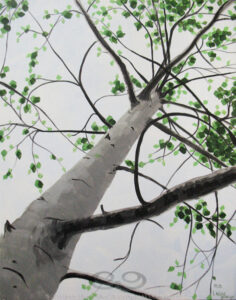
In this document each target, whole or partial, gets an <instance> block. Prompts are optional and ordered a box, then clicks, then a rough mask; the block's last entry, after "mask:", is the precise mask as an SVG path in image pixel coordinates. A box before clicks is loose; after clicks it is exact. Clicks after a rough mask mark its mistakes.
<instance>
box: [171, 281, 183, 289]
mask: <svg viewBox="0 0 236 300" xmlns="http://www.w3.org/2000/svg"><path fill="white" fill-rule="evenodd" d="M170 288H171V289H172V290H177V291H181V290H182V286H181V284H177V283H175V282H172V283H171V285H170Z"/></svg>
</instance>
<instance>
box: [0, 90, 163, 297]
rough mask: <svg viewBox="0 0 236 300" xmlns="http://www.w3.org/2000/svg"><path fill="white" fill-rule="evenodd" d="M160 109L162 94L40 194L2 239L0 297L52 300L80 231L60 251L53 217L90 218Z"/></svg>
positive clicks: (119, 124) (126, 116)
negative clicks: (52, 229)
mask: <svg viewBox="0 0 236 300" xmlns="http://www.w3.org/2000/svg"><path fill="white" fill-rule="evenodd" d="M160 107H161V101H160V99H159V96H158V94H156V97H154V96H153V94H152V97H151V101H141V102H140V103H139V104H138V105H136V106H135V107H134V108H132V109H131V110H129V111H128V112H126V113H125V114H124V115H123V117H121V119H120V120H119V121H118V122H117V123H116V124H115V126H114V127H113V128H112V129H110V130H109V132H108V134H107V135H106V136H105V137H104V138H102V139H101V140H100V141H99V142H98V144H97V145H96V146H95V147H94V148H93V149H92V150H91V151H90V152H89V153H88V154H87V155H86V156H85V157H83V159H81V160H80V161H79V162H78V163H77V164H76V165H75V166H74V167H73V168H72V169H71V170H70V171H68V172H67V173H66V174H65V175H63V176H62V177H61V178H60V179H59V180H58V181H57V182H56V183H55V184H54V185H53V186H52V187H51V188H50V189H48V190H47V191H46V192H45V193H44V194H43V195H42V197H40V198H39V199H37V200H35V201H33V202H32V203H31V204H30V205H29V207H28V208H27V209H26V211H25V212H24V213H23V215H22V216H21V217H20V218H18V219H17V220H16V221H15V222H14V223H13V226H14V227H15V228H16V229H15V230H12V231H11V232H6V234H5V236H4V237H2V238H1V239H0V257H1V264H0V267H1V268H0V299H7V300H11V299H14V300H15V299H20V300H22V299H27V300H31V299H35V300H37V299H38V300H44V299H52V297H53V295H54V294H55V293H56V291H57V288H58V285H59V280H60V278H61V277H62V276H63V275H65V273H66V272H67V270H68V268H69V264H70V260H71V257H72V255H73V251H74V248H75V246H76V244H77V242H78V240H79V238H80V235H76V236H74V237H73V238H72V239H70V241H69V242H68V244H67V245H66V247H65V248H63V249H58V247H57V246H56V245H55V244H54V243H53V242H52V240H51V236H50V232H49V230H48V228H49V226H48V225H49V224H50V222H52V219H51V218H56V219H63V220H70V219H75V218H86V217H88V216H91V215H92V214H93V213H94V211H95V210H96V208H97V207H98V205H99V202H100V201H101V199H102V197H103V195H104V193H105V192H106V190H107V188H108V187H109V185H110V183H111V182H112V180H113V178H114V176H115V172H114V168H115V166H117V165H120V164H121V163H122V162H123V161H124V159H125V157H126V155H127V154H128V152H129V150H130V149H131V147H132V145H133V144H134V142H135V141H136V139H137V138H138V136H139V135H140V133H141V131H142V130H143V128H144V127H145V125H146V124H147V122H148V121H149V119H150V118H151V117H152V116H153V114H154V113H155V112H156V111H158V109H160Z"/></svg>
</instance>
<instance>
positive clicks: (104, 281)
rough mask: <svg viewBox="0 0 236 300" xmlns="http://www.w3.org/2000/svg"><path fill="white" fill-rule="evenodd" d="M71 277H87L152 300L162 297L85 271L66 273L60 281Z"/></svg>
mask: <svg viewBox="0 0 236 300" xmlns="http://www.w3.org/2000/svg"><path fill="white" fill-rule="evenodd" d="M70 278H79V279H86V280H89V281H92V282H96V283H100V284H103V285H107V286H110V287H113V288H116V289H119V290H121V291H124V292H128V293H130V294H133V295H137V296H140V297H144V298H146V299H152V300H159V299H160V298H157V297H154V296H152V295H150V294H147V293H143V292H139V291H136V290H134V289H131V288H129V287H127V286H124V285H122V284H120V283H115V282H110V281H107V280H105V279H102V278H99V277H98V276H95V275H90V274H85V273H80V272H70V273H67V274H66V275H64V276H63V277H62V278H61V280H60V282H62V281H63V280H65V279H70Z"/></svg>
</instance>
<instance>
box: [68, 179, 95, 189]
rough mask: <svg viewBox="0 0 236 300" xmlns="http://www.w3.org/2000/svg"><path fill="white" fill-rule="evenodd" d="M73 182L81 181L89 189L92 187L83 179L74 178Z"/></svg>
mask: <svg viewBox="0 0 236 300" xmlns="http://www.w3.org/2000/svg"><path fill="white" fill-rule="evenodd" d="M72 180H75V181H81V182H83V183H84V184H86V185H87V186H88V187H90V188H91V185H89V184H88V183H87V182H86V181H84V180H83V179H77V178H72Z"/></svg>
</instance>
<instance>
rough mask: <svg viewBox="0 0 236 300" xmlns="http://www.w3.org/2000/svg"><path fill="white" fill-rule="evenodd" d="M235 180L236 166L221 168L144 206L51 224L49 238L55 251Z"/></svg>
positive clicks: (162, 211) (164, 209) (160, 211)
mask: <svg viewBox="0 0 236 300" xmlns="http://www.w3.org/2000/svg"><path fill="white" fill-rule="evenodd" d="M235 181H236V167H230V168H224V169H221V170H218V171H215V172H213V173H211V174H208V175H205V176H200V177H196V178H193V179H191V180H188V181H186V182H184V183H181V184H178V185H176V186H175V187H173V188H171V189H170V190H168V191H166V192H165V193H163V194H161V195H160V196H158V197H156V198H155V199H154V200H152V201H151V202H150V203H148V204H146V205H141V206H140V205H139V206H134V207H129V208H126V209H121V210H117V211H113V212H109V213H105V214H102V215H96V216H90V217H88V218H84V219H76V220H71V221H52V223H51V225H50V226H51V239H52V241H53V242H54V243H57V245H58V247H59V248H63V247H65V246H66V243H67V242H68V240H69V239H70V238H71V237H73V236H74V235H76V234H78V233H83V232H89V231H95V230H106V229H111V228H114V227H119V226H122V225H126V224H130V223H133V222H137V221H140V220H142V219H144V218H145V219H146V218H150V217H153V216H158V215H160V214H162V213H164V212H166V211H167V210H169V209H170V208H172V207H174V206H176V205H177V204H178V203H181V202H183V201H186V200H194V199H197V198H199V197H202V196H204V195H207V194H209V193H212V192H214V191H216V190H219V189H222V188H225V187H227V186H228V185H230V184H232V183H233V182H235Z"/></svg>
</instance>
